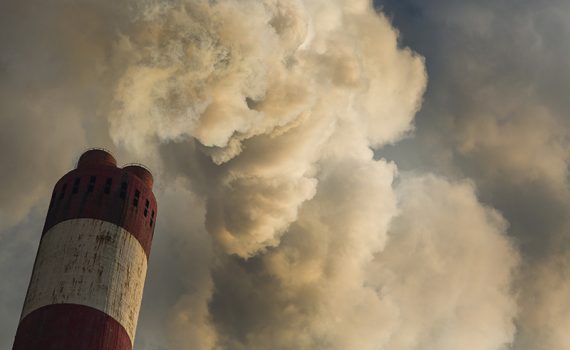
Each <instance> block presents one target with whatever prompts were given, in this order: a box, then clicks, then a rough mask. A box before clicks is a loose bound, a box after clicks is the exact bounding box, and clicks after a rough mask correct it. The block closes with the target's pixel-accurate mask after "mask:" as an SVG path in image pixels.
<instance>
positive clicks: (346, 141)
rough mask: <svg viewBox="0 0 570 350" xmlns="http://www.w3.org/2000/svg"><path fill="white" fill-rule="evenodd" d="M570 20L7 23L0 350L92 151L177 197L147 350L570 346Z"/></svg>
mask: <svg viewBox="0 0 570 350" xmlns="http://www.w3.org/2000/svg"><path fill="white" fill-rule="evenodd" d="M569 18H570V3H568V2H567V1H565V0H550V1H536V0H533V1H530V0H516V1H515V0H494V1H491V0H478V1H475V0H463V1H456V0H431V1H422V0H382V1H380V0H378V1H375V2H374V3H372V2H369V1H365V0H261V1H260V0H220V1H206V0H144V1H140V0H137V1H135V0H125V1H123V2H120V3H118V2H116V1H108V0H103V1H94V0H75V1H73V0H54V1H51V2H49V4H48V3H46V2H44V1H39V0H25V1H21V0H18V1H16V0H4V1H2V2H0V48H1V49H0V149H2V152H0V164H2V168H1V169H0V275H1V276H2V280H1V282H0V349H10V348H11V344H12V340H13V337H14V335H15V330H16V327H17V323H18V318H19V315H20V312H21V309H22V304H23V300H24V296H25V291H26V288H27V284H28V282H29V278H30V275H31V269H32V264H33V259H34V257H35V253H36V251H37V247H38V244H39V238H40V234H41V229H42V226H43V220H44V218H45V213H46V210H47V205H48V201H49V197H50V193H51V189H52V186H53V185H54V184H55V182H56V181H57V180H58V179H59V177H61V176H62V175H63V174H65V173H66V172H67V171H68V170H70V169H72V168H73V167H74V166H75V163H76V161H77V159H78V157H79V155H80V154H81V153H82V152H83V151H84V150H86V149H88V148H90V147H104V148H106V149H109V150H110V151H111V152H112V153H113V154H114V155H115V157H116V158H117V159H118V161H119V164H126V163H132V162H139V163H143V164H145V165H147V166H149V167H150V169H152V172H153V174H154V177H155V189H154V192H155V194H156V196H157V200H158V206H159V211H158V213H159V214H158V217H157V226H156V231H155V236H154V242H153V247H152V251H151V255H150V260H149V270H148V275H147V281H146V286H145V291H144V297H143V302H142V308H141V313H140V318H139V323H138V330H137V336H136V342H135V349H140V350H162V349H176V350H190V349H192V350H242V349H248V350H262V349H263V350H265V349H274V350H289V349H296V350H309V349H310V350H325V349H326V350H337V349H338V350H384V349H389V350H452V349H454V350H455V349H464V350H551V349H566V348H570V336H569V335H568V332H567V330H568V327H569V326H570V240H569V238H570V216H569V215H568V214H567V213H569V212H570V189H569V177H568V166H569V163H570V116H569V115H568V110H570V102H569V101H570V100H569V99H568V98H567V92H568V91H570V61H569V60H568V59H567V56H568V53H569V52H570V21H568V19H569Z"/></svg>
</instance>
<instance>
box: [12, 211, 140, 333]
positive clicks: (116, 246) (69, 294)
mask: <svg viewBox="0 0 570 350" xmlns="http://www.w3.org/2000/svg"><path fill="white" fill-rule="evenodd" d="M146 270H147V257H146V254H145V251H144V249H143V247H142V246H141V244H140V243H139V241H138V240H137V239H136V238H135V237H133V235H131V234H130V233H129V232H128V231H126V230H124V229H123V228H121V227H119V226H117V225H115V224H112V223H109V222H106V221H101V220H96V219H72V220H67V221H63V222H61V223H59V224H57V225H55V226H53V227H52V228H51V229H50V230H49V231H48V232H46V233H45V234H44V236H43V238H42V241H41V244H40V248H39V250H38V255H37V258H36V263H35V266H34V272H33V274H32V279H31V281H30V286H29V289H28V294H27V296H26V301H25V303H24V309H23V312H22V317H21V319H24V318H25V317H26V316H27V315H28V314H30V313H31V312H32V311H34V310H36V309H39V308H41V307H43V306H46V305H51V304H79V305H85V306H89V307H92V308H95V309H97V310H100V311H102V312H104V313H105V314H107V315H109V316H111V317H112V318H113V319H115V320H116V321H118V322H119V323H120V324H121V325H122V326H123V327H124V329H125V330H126V331H127V333H128V335H129V338H130V340H131V343H132V342H133V339H134V336H135V331H136V325H137V319H138V314H139V308H140V304H141V300H142V293H143V286H144V280H145V276H146Z"/></svg>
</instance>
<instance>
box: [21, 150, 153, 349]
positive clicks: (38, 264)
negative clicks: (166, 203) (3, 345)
mask: <svg viewBox="0 0 570 350" xmlns="http://www.w3.org/2000/svg"><path fill="white" fill-rule="evenodd" d="M152 184H153V179H152V175H151V174H150V172H149V171H148V170H146V169H145V168H143V167H141V166H136V165H132V166H127V167H124V168H118V167H117V163H116V161H115V159H114V158H113V156H111V155H110V154H109V153H108V152H106V151H103V150H89V151H87V152H85V153H84V154H83V155H82V156H81V158H80V159H79V162H78V163H77V168H76V169H74V170H72V171H70V172H69V173H67V174H66V175H65V176H63V177H62V178H61V179H60V180H59V181H58V182H57V184H56V185H55V188H54V190H53V195H52V198H51V202H50V206H49V209H48V214H47V218H46V222H45V226H44V229H43V232H42V238H41V242H40V246H39V249H38V253H37V256H36V261H35V263H34V270H33V272H32V278H31V281H30V285H29V287H28V292H27V294H26V300H25V302H24V308H23V311H22V316H21V318H20V324H19V325H18V331H17V333H16V339H15V342H14V347H13V349H14V350H39V349H42V350H71V349H73V350H130V349H132V348H133V343H134V338H135V330H136V327H137V320H138V315H139V308H140V304H141V299H142V294H143V286H144V280H145V276H146V270H147V261H148V256H149V253H150V246H151V241H152V237H153V232H154V226H155V221H156V213H157V206H156V199H155V197H154V194H153V193H152Z"/></svg>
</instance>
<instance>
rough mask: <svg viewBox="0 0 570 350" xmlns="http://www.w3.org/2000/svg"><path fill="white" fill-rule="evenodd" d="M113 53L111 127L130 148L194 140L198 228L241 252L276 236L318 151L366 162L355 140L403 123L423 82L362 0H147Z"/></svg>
mask: <svg viewBox="0 0 570 350" xmlns="http://www.w3.org/2000/svg"><path fill="white" fill-rule="evenodd" d="M119 49H120V50H121V54H122V55H123V56H124V57H126V58H125V60H127V65H128V66H127V67H128V68H127V70H126V73H125V75H124V76H123V77H122V79H121V81H120V83H119V86H118V89H117V95H116V97H117V105H119V106H120V108H119V109H118V110H116V111H115V114H114V115H113V116H112V119H111V130H112V135H113V136H114V138H115V140H117V141H118V142H120V143H123V144H125V145H126V146H127V147H128V148H129V149H132V150H136V151H140V152H142V151H146V152H148V151H149V148H148V147H146V146H147V145H148V144H150V145H156V143H157V141H158V142H160V141H162V142H171V141H176V140H181V139H187V138H193V139H195V140H196V141H197V142H198V143H199V145H200V150H201V151H202V152H203V153H204V154H206V155H207V156H209V157H210V158H211V160H212V162H213V163H214V164H216V165H217V168H216V169H215V174H214V175H213V176H215V179H214V180H213V181H212V182H211V183H209V184H208V189H207V192H208V193H207V194H206V196H207V200H208V212H207V223H206V224H207V226H208V230H209V232H210V233H211V234H213V235H214V236H215V237H216V238H217V239H218V241H219V242H220V243H221V244H222V245H223V246H224V249H225V250H226V251H227V252H228V253H235V254H238V255H240V256H242V257H251V256H253V255H255V254H256V253H258V252H260V251H264V250H265V249H266V248H268V247H274V246H277V245H278V244H279V238H280V236H281V235H282V233H283V232H284V231H285V230H286V229H287V227H288V226H289V225H290V224H291V223H292V222H294V221H295V220H296V218H297V216H298V211H299V208H300V207H301V205H302V204H303V202H305V201H307V200H309V199H311V198H312V197H313V196H314V195H315V190H316V186H317V183H318V178H319V177H320V176H322V175H321V174H322V173H324V172H325V171H326V165H325V162H322V160H323V159H325V158H330V159H331V162H333V163H336V162H338V161H342V160H345V159H349V160H350V162H356V164H354V166H359V165H360V164H361V163H364V164H369V165H367V166H373V165H372V164H375V163H377V162H375V161H374V160H373V159H372V152H371V150H370V149H369V147H372V146H377V145H381V144H385V143H386V142H390V141H394V140H396V139H397V138H398V137H400V136H401V135H402V134H403V133H404V132H406V131H407V130H409V129H410V127H411V124H410V122H411V120H412V118H413V115H414V113H415V112H416V110H417V109H418V107H419V102H420V99H421V95H422V93H423V90H424V87H425V83H426V79H425V73H424V68H423V63H422V60H421V58H419V57H417V56H415V55H414V54H412V53H411V52H410V51H409V50H400V49H398V48H397V34H396V32H395V31H394V30H393V29H392V28H391V27H390V24H389V23H388V21H387V20H386V19H385V18H383V17H381V16H378V15H377V14H376V13H375V12H374V11H373V10H372V9H371V7H370V5H369V4H368V2H367V1H358V2H355V1H332V2H331V1H310V2H308V3H303V2H302V1H253V0H252V1H222V2H215V3H212V2H207V1H193V2H187V3H182V4H168V5H161V6H159V5H157V7H155V8H153V11H151V12H148V13H146V15H145V16H144V17H142V18H141V19H140V20H139V23H138V26H135V28H134V30H133V32H132V33H127V34H125V35H124V36H123V37H122V40H121V41H120V42H119ZM151 150H152V149H151ZM380 163H381V162H380ZM374 166H376V167H380V166H381V165H378V164H377V165H374ZM356 169H358V168H356ZM356 169H355V170H356ZM370 176H371V177H376V176H375V175H373V174H370ZM378 176H381V174H379V175H378ZM386 181H387V182H386V183H387V184H389V183H390V182H391V176H388V177H386Z"/></svg>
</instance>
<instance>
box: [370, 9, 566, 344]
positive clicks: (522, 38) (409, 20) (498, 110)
mask: <svg viewBox="0 0 570 350" xmlns="http://www.w3.org/2000/svg"><path fill="white" fill-rule="evenodd" d="M378 5H383V6H384V9H385V10H386V11H387V12H389V13H392V14H393V15H394V22H395V25H397V26H398V27H399V28H400V30H402V33H403V37H404V40H403V43H405V44H407V45H411V46H412V47H414V49H416V50H418V51H419V52H420V53H422V54H423V55H425V56H426V57H427V62H428V72H429V74H430V77H431V79H430V88H429V89H428V92H427V95H426V103H425V104H424V109H423V112H421V113H420V115H419V116H418V125H417V129H416V130H418V132H417V134H416V137H415V138H414V139H413V140H409V141H407V142H408V144H407V145H405V146H404V147H403V148H400V149H397V148H398V147H395V148H394V149H393V150H388V152H392V153H391V154H393V155H394V157H392V156H390V158H391V159H394V160H395V161H396V162H398V164H400V166H402V167H406V168H411V167H409V166H410V165H411V163H408V164H407V165H406V163H407V161H406V160H405V159H406V158H408V157H410V159H417V158H419V159H421V161H422V162H423V168H424V169H425V170H426V171H437V172H438V173H441V174H444V175H445V176H450V177H454V178H462V177H465V176H467V177H469V178H471V179H472V180H473V181H474V183H475V184H476V186H477V188H478V193H479V195H480V197H481V198H482V200H483V201H485V203H488V204H489V205H491V206H493V207H495V208H497V209H498V210H500V211H501V212H502V213H503V215H504V216H505V218H506V219H507V220H508V222H509V223H510V228H509V230H508V234H509V235H510V236H511V237H513V240H514V241H515V242H517V246H518V247H519V249H520V251H521V259H522V261H523V263H522V270H521V272H520V274H521V276H520V277H519V281H518V282H517V284H516V286H515V289H516V290H517V291H518V293H520V298H519V300H518V302H519V308H520V310H521V311H520V314H519V316H518V317H517V320H516V324H517V327H518V328H517V333H516V338H515V341H514V344H513V348H514V349H525V350H526V349H542V348H566V347H569V346H570V343H568V339H565V338H564V337H562V336H560V335H561V334H562V332H563V331H562V329H564V326H563V325H564V322H565V321H564V320H565V319H567V318H568V317H567V316H568V315H567V312H565V311H563V310H564V305H565V303H566V299H565V298H564V297H562V296H561V295H562V294H560V293H559V291H558V290H559V289H560V290H564V289H565V286H564V285H563V284H560V285H558V286H557V285H556V284H555V283H553V281H554V280H556V279H558V278H563V276H565V275H566V274H567V264H566V263H564V261H566V260H567V257H568V249H567V247H568V238H567V236H568V235H567V232H568V227H569V222H568V219H567V215H566V213H567V212H568V210H569V209H570V205H569V203H570V192H569V187H568V166H569V161H570V159H569V157H568V154H569V150H570V143H569V136H570V135H569V132H568V130H569V126H570V125H569V124H568V121H569V120H570V119H569V118H568V110H569V109H568V107H570V106H569V105H568V101H567V99H566V98H564V97H562V96H561V94H562V91H567V90H568V88H569V86H568V82H569V81H570V80H569V79H568V75H569V74H570V66H569V64H568V61H567V60H565V59H564V57H565V52H567V50H568V40H567V38H568V34H569V33H570V26H569V25H568V22H567V21H564V20H562V18H566V17H567V16H568V14H569V13H570V7H569V6H568V3H567V2H564V1H553V2H548V3H546V2H533V1H509V0H504V1H493V2H491V1H467V2H461V3H457V2H453V1H446V0H442V1H435V2H430V3H429V4H428V3H424V2H420V1H415V0H411V1H400V2H395V1H380V2H378ZM412 150H415V151H418V150H419V152H421V155H420V156H418V155H414V154H411V153H410V151H412ZM385 155H386V156H388V155H387V154H385ZM555 276H556V277H555ZM562 293H563V292H562ZM553 310H558V311H556V312H553Z"/></svg>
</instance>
